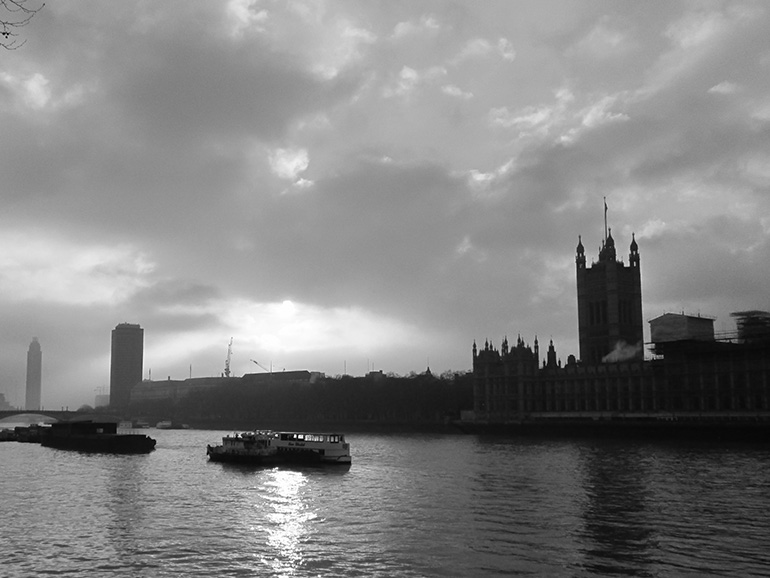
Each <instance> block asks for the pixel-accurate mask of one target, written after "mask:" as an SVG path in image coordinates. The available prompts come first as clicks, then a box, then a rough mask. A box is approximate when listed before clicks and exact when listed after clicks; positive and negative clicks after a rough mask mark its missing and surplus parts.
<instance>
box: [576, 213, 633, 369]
mask: <svg viewBox="0 0 770 578" xmlns="http://www.w3.org/2000/svg"><path fill="white" fill-rule="evenodd" d="M630 250H631V253H630V255H629V264H628V265H624V264H623V261H618V260H617V259H616V254H615V241H614V239H613V238H612V229H610V230H609V234H607V229H606V226H605V239H604V241H603V242H602V247H601V250H600V251H599V261H598V262H595V263H591V266H590V267H586V256H585V249H584V248H583V242H582V240H581V239H580V238H579V237H578V246H577V256H576V258H575V264H576V268H577V299H578V337H579V341H580V360H581V361H582V362H583V363H585V364H589V365H592V364H597V363H602V362H613V361H628V360H641V359H644V341H643V340H644V324H643V320H642V280H641V274H640V271H639V247H638V246H637V244H636V239H635V238H634V237H633V236H632V238H631V247H630Z"/></svg>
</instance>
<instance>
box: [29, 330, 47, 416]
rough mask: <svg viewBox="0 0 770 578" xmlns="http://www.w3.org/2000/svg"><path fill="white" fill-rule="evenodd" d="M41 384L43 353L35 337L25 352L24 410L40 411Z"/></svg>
mask: <svg viewBox="0 0 770 578" xmlns="http://www.w3.org/2000/svg"><path fill="white" fill-rule="evenodd" d="M42 383H43V352H42V351H41V350H40V343H38V341H37V337H33V338H32V343H30V344H29V351H27V396H26V400H25V404H24V408H25V409H26V410H28V411H29V410H31V411H37V410H39V409H40V407H41V406H40V390H41V387H42Z"/></svg>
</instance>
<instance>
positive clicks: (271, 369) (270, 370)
mask: <svg viewBox="0 0 770 578" xmlns="http://www.w3.org/2000/svg"><path fill="white" fill-rule="evenodd" d="M250 361H251V362H252V363H256V364H257V365H258V366H259V367H261V368H262V369H264V370H265V371H268V372H270V373H273V364H272V363H271V364H270V369H268V368H267V367H265V366H264V365H262V364H261V363H260V362H259V361H256V360H255V359H251V360H250ZM281 371H286V368H285V367H282V368H281Z"/></svg>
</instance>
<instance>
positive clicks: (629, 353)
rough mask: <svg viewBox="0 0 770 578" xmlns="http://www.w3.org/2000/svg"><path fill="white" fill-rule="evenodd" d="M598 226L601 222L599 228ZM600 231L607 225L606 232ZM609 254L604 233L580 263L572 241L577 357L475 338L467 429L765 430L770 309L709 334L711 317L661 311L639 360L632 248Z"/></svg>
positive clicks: (769, 401) (769, 422)
mask: <svg viewBox="0 0 770 578" xmlns="http://www.w3.org/2000/svg"><path fill="white" fill-rule="evenodd" d="M605 227H606V225H605ZM605 230H606V229H605ZM630 251H631V253H630V256H629V265H628V266H626V265H624V264H623V263H622V262H620V261H618V260H617V257H616V253H615V242H614V240H613V238H612V234H611V232H608V233H607V234H606V235H605V241H604V242H603V244H602V248H601V250H600V252H599V260H598V262H596V263H593V264H592V265H591V267H590V268H588V267H586V261H585V249H584V248H583V244H582V241H581V239H580V238H578V245H577V255H576V282H577V297H578V299H577V301H578V336H579V343H580V359H576V358H575V356H574V355H569V356H568V357H567V362H566V363H565V364H564V365H562V363H561V361H560V360H558V359H557V355H556V350H555V347H554V344H553V341H551V342H550V343H549V346H548V350H547V353H546V356H545V359H544V360H543V361H542V365H541V363H540V348H539V344H538V341H537V338H535V340H534V347H532V346H530V345H529V344H527V343H525V342H524V340H522V338H521V337H520V336H519V338H518V339H517V341H516V344H515V345H514V346H509V344H508V339H507V338H505V339H503V341H502V344H501V346H500V348H499V349H498V348H496V347H494V346H493V345H492V344H491V343H490V342H489V341H486V342H485V343H484V345H483V347H477V345H476V342H475V341H474V343H473V379H474V390H473V397H474V409H473V412H471V414H469V415H468V416H466V417H464V418H463V420H464V421H466V422H467V423H468V424H469V425H473V424H476V425H482V426H487V425H492V426H499V425H513V424H518V425H522V424H534V425H543V424H570V425H576V424H590V425H593V426H597V425H600V424H607V423H618V422H622V423H623V424H624V426H628V425H630V424H643V425H644V427H648V426H650V424H653V426H652V427H656V428H657V427H660V425H661V424H662V423H666V424H669V423H672V422H673V423H678V424H682V423H683V422H686V423H696V424H699V425H698V427H701V426H702V427H710V424H713V423H720V424H722V425H723V426H724V427H728V425H731V426H732V425H734V424H736V423H742V424H748V425H747V426H746V427H749V426H750V427H751V428H754V427H755V426H756V427H765V428H770V314H768V313H767V312H763V311H744V312H739V313H733V316H734V317H736V319H737V326H738V330H737V332H736V333H735V334H732V335H720V336H715V333H714V328H713V325H714V319H713V318H710V317H702V316H700V315H697V316H692V315H685V314H684V313H681V314H680V313H665V314H663V315H661V316H659V317H657V318H655V319H652V320H650V322H649V323H650V335H651V338H652V343H651V344H649V345H650V346H651V347H650V358H649V359H647V360H645V359H644V345H645V344H644V343H643V337H642V335H643V333H642V328H643V322H642V304H641V274H640V259H639V247H638V245H637V243H636V239H635V238H633V237H632V241H631V245H630Z"/></svg>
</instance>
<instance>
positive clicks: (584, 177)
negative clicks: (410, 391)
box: [0, 0, 770, 409]
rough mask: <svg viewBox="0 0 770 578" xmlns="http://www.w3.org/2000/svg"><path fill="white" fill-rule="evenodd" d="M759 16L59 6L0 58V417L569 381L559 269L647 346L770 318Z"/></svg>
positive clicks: (765, 99)
mask: <svg viewBox="0 0 770 578" xmlns="http://www.w3.org/2000/svg"><path fill="white" fill-rule="evenodd" d="M769 12H770V6H768V5H767V4H766V3H764V2H753V1H736V2H731V1H725V2H708V1H703V2H668V1H667V2H663V1H658V2H645V3H631V2H623V3H620V2H614V1H587V0H579V1H576V2H547V1H541V0H537V1H531V2H525V1H522V2H515V3H512V2H508V1H498V2H495V1H485V2H448V1H447V2H444V1H441V2H439V1H435V2H434V1H409V2H396V1H394V2H374V1H367V0H362V1H359V0H356V1H336V2H323V1H314V2H292V1H284V2H274V1H251V0H233V1H230V2H221V3H220V2H200V1H186V2H178V1H177V2H173V1H168V2H144V1H129V2H120V3H113V2H110V3H102V2H95V1H88V2H86V1H78V0H72V1H69V2H49V3H48V4H46V6H45V7H44V8H43V9H42V10H41V11H40V12H39V13H38V14H37V15H36V16H35V17H34V18H33V19H32V21H31V22H30V23H29V25H28V26H26V27H25V28H23V29H22V30H21V32H20V33H21V37H22V38H23V39H24V40H25V41H26V42H25V44H24V45H23V46H21V47H19V48H18V49H16V50H12V51H8V50H2V49H0V56H2V68H0V115H1V118H2V127H3V138H2V141H1V143H2V154H0V169H1V170H2V175H3V182H2V186H1V187H0V195H1V197H0V198H1V199H2V211H1V212H0V288H1V289H2V290H1V291H0V312H2V332H1V333H0V392H2V393H4V394H5V396H6V398H7V400H8V401H9V402H10V403H12V404H13V405H23V403H24V388H25V376H26V354H27V349H28V347H29V344H30V342H31V341H32V338H33V337H37V338H38V339H39V341H40V344H41V348H42V351H43V386H42V400H43V405H44V406H45V407H49V408H58V407H61V406H69V407H70V408H71V409H72V408H76V407H78V406H80V405H82V404H89V405H92V404H93V403H94V396H95V395H96V393H97V392H98V391H99V390H100V389H101V390H104V391H106V390H107V387H108V385H109V367H110V334H111V331H112V329H113V328H114V327H115V326H116V325H117V324H119V323H123V322H128V323H138V324H140V325H141V326H142V327H143V328H144V345H145V350H144V377H145V378H147V377H148V376H149V374H150V372H151V373H152V377H153V379H156V380H157V379H166V378H167V377H170V378H172V379H185V378H187V377H188V376H189V375H190V374H192V375H193V376H196V377H204V376H213V375H220V374H222V372H223V371H224V364H225V358H226V356H227V347H228V343H229V341H230V339H231V338H232V339H233V346H232V351H233V353H232V360H231V368H232V372H233V374H234V375H242V374H244V373H252V372H259V371H262V370H261V369H260V368H259V367H257V366H256V365H255V364H254V363H253V362H252V361H251V360H256V361H258V362H259V363H260V364H262V365H263V366H266V367H270V366H272V367H273V369H274V370H276V371H279V370H282V369H284V368H285V369H286V370H300V369H307V370H310V371H320V372H324V373H326V374H327V375H331V376H334V375H338V374H341V373H343V371H347V373H349V374H352V375H363V374H365V373H366V372H367V371H371V370H382V371H384V372H386V373H389V372H393V373H396V374H400V375H407V374H409V373H410V372H417V373H421V372H424V371H425V370H426V368H427V367H428V366H429V367H430V369H431V371H433V372H434V373H442V372H444V371H447V370H455V371H465V370H469V369H470V368H471V364H472V357H471V348H472V345H473V342H474V340H475V341H476V343H477V344H478V345H479V346H483V343H484V342H485V340H486V339H489V340H490V342H491V343H492V344H493V345H495V346H499V344H500V342H501V341H502V339H503V338H504V337H505V336H507V337H508V339H509V341H512V342H515V340H516V338H517V336H518V335H521V337H522V339H523V340H524V341H526V342H527V343H532V342H533V340H534V338H535V337H537V338H538V339H539V342H540V347H541V353H542V354H543V355H544V352H545V350H546V348H547V344H548V342H549V340H551V339H553V341H554V345H555V347H556V350H557V354H558V357H559V358H560V359H561V360H562V361H565V360H566V358H567V356H568V355H569V354H575V355H576V356H577V355H578V346H577V311H576V309H577V297H576V289H575V261H574V260H575V247H576V245H577V243H578V236H579V235H580V236H582V242H583V244H584V245H585V248H586V256H587V259H588V260H589V262H590V261H591V260H592V259H593V260H595V259H597V258H598V252H599V248H600V245H601V242H602V238H603V235H604V208H603V207H604V198H606V200H607V205H608V213H607V214H608V225H609V226H610V227H611V229H612V235H613V237H614V239H615V242H616V246H617V249H618V256H619V258H622V259H623V260H624V261H625V262H628V252H629V251H628V247H629V244H630V243H631V237H632V233H633V234H635V238H636V241H637V242H638V245H639V253H640V256H641V275H642V301H643V315H644V319H645V328H644V329H645V336H646V338H647V339H648V338H649V327H648V326H647V320H649V319H652V318H654V317H657V316H659V315H661V314H663V313H666V312H671V311H675V312H680V311H684V312H687V313H691V314H702V315H709V316H713V317H715V318H716V321H715V329H716V330H717V331H718V332H723V331H731V330H734V327H735V323H734V320H733V319H732V318H731V317H730V313H731V312H734V311H741V310H747V309H761V310H770V298H769V297H768V290H767V283H768V278H770V276H768V263H770V241H769V239H770V196H769V195H768V193H769V189H770V146H769V145H770V91H768V84H770V80H769V79H770V40H768V34H767V30H768V29H770V17H769V15H768V13H769Z"/></svg>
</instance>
